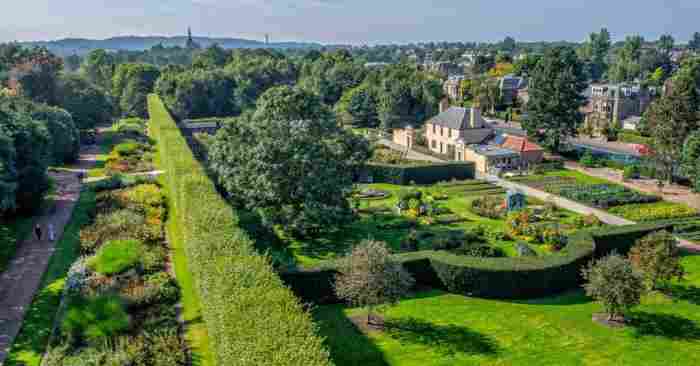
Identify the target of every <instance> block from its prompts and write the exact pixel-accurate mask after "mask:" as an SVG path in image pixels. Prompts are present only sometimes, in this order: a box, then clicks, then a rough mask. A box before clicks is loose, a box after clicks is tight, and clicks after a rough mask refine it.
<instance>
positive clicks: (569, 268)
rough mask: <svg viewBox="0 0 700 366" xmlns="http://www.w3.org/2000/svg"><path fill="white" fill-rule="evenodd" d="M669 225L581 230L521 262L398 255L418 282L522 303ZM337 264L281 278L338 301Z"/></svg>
mask: <svg viewBox="0 0 700 366" xmlns="http://www.w3.org/2000/svg"><path fill="white" fill-rule="evenodd" d="M665 228H668V225H656V224H642V225H633V226H621V227H615V228H606V229H600V230H596V231H581V232H579V233H577V234H575V235H573V236H571V237H570V238H569V244H568V245H567V247H566V249H565V250H564V251H563V252H562V253H561V254H558V255H552V256H546V257H520V258H477V257H466V256H458V255H454V254H451V253H448V252H438V251H423V252H413V253H405V254H398V255H395V256H394V257H395V259H396V260H398V261H400V262H401V263H402V264H403V266H404V268H405V269H406V270H408V271H409V272H411V274H413V276H414V278H415V279H416V282H417V283H419V284H421V285H427V286H431V287H435V288H443V289H446V290H447V291H449V292H452V293H459V294H464V295H468V296H476V297H485V298H501V299H518V298H536V297H542V296H547V295H553V294H556V293H559V292H562V291H565V290H569V289H572V288H576V287H577V286H578V285H579V284H580V283H581V268H582V267H583V266H585V265H586V263H588V262H589V261H590V260H591V259H593V258H598V257H601V256H605V255H607V254H609V253H611V252H613V251H614V252H617V253H620V254H625V253H627V252H628V251H629V249H630V248H631V247H632V245H634V243H635V241H636V240H637V239H639V238H642V237H644V236H646V235H647V234H649V233H651V232H654V231H657V230H661V229H665ZM334 273H335V270H334V265H333V262H327V263H325V264H324V265H323V267H321V268H316V269H305V270H303V271H293V272H288V273H284V274H282V278H283V279H284V281H285V282H286V283H287V284H288V285H289V286H290V287H291V288H292V289H293V290H294V291H295V292H296V293H297V295H298V296H300V297H302V298H303V299H305V300H307V301H314V302H318V303H329V302H335V301H337V299H336V298H335V297H334V296H333V293H332V289H333V287H332V283H331V281H332V278H333V274H334Z"/></svg>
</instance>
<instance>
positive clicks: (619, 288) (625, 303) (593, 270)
mask: <svg viewBox="0 0 700 366" xmlns="http://www.w3.org/2000/svg"><path fill="white" fill-rule="evenodd" d="M582 275H583V278H584V279H585V280H586V283H585V284H584V285H583V287H584V289H585V290H586V295H588V296H590V297H592V298H594V299H596V300H597V301H600V302H601V303H602V304H603V307H604V308H605V312H606V313H607V314H608V320H614V319H620V318H621V317H622V316H623V315H624V313H625V312H626V311H628V310H629V309H630V308H632V307H633V306H635V305H639V302H640V300H641V298H642V294H643V293H644V290H645V288H644V277H643V276H642V275H641V274H640V273H639V272H637V271H636V270H635V269H634V267H632V264H631V263H630V261H628V260H627V259H626V258H624V257H622V256H620V255H618V254H611V255H609V256H607V257H605V258H602V259H599V260H597V261H592V262H591V263H590V264H589V265H588V267H586V268H584V269H583V271H582Z"/></svg>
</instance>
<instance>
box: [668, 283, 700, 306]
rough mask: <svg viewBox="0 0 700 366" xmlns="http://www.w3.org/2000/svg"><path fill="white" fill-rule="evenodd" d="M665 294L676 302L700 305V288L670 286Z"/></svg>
mask: <svg viewBox="0 0 700 366" xmlns="http://www.w3.org/2000/svg"><path fill="white" fill-rule="evenodd" d="M664 293H665V294H666V295H668V296H670V297H671V298H673V299H674V300H683V301H687V302H689V303H691V304H695V305H700V287H697V286H682V285H669V286H668V287H667V288H666V289H664Z"/></svg>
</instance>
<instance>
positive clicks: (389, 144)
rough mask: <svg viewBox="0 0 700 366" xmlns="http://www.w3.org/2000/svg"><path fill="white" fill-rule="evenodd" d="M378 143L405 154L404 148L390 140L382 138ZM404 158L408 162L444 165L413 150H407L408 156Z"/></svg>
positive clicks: (439, 160) (438, 160)
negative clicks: (427, 162) (416, 161)
mask: <svg viewBox="0 0 700 366" xmlns="http://www.w3.org/2000/svg"><path fill="white" fill-rule="evenodd" d="M379 143H380V144H382V145H384V146H386V147H388V148H390V149H392V150H396V151H400V152H402V153H405V152H406V146H401V145H399V144H397V143H395V142H393V141H390V140H387V139H384V138H383V139H380V140H379ZM406 158H407V159H409V160H418V161H430V162H433V163H445V161H444V160H442V159H438V158H436V157H434V156H430V155H427V154H423V153H420V152H418V151H415V150H409V151H408V154H407V155H406Z"/></svg>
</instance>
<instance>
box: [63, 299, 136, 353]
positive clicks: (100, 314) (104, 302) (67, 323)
mask: <svg viewBox="0 0 700 366" xmlns="http://www.w3.org/2000/svg"><path fill="white" fill-rule="evenodd" d="M129 323H130V318H129V315H128V314H127V313H126V310H125V309H124V305H123V304H122V302H121V300H120V299H119V298H118V297H115V296H99V297H95V298H87V299H86V298H75V299H73V300H72V302H71V304H70V307H69V308H68V311H67V312H66V315H65V316H64V317H63V321H62V322H61V330H63V331H64V332H65V333H66V334H68V335H69V336H71V337H73V338H74V339H76V340H82V339H84V340H87V341H89V342H93V343H96V342H99V341H102V340H104V339H107V338H110V337H113V336H115V335H117V334H119V333H121V332H123V331H125V330H126V329H127V328H129Z"/></svg>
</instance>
